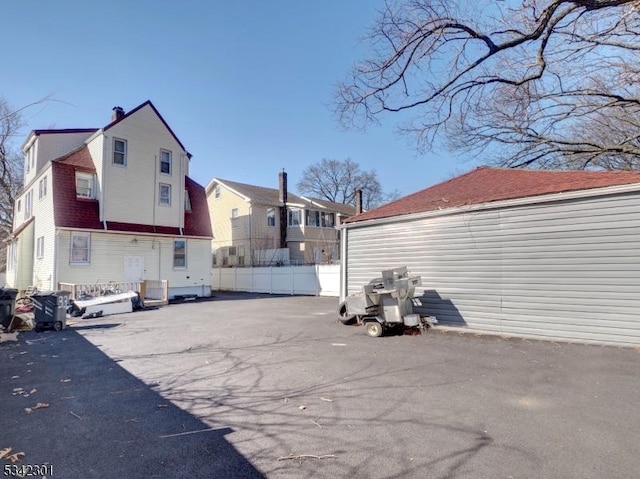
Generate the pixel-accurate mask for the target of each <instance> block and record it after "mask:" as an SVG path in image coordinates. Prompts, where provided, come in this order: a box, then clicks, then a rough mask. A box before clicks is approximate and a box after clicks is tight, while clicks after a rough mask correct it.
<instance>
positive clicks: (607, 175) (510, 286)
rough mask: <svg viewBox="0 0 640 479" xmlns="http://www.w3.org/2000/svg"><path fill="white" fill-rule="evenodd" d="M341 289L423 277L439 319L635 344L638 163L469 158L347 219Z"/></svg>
mask: <svg viewBox="0 0 640 479" xmlns="http://www.w3.org/2000/svg"><path fill="white" fill-rule="evenodd" d="M341 248H342V255H341V261H342V267H341V274H342V278H341V299H344V297H345V296H346V295H347V294H353V293H357V292H358V291H359V290H360V288H361V286H362V285H363V284H366V283H367V282H368V281H369V280H371V279H372V278H376V277H379V276H380V272H381V270H384V269H388V268H394V267H399V266H407V267H408V269H409V271H410V272H411V273H412V274H415V275H421V276H422V286H421V287H420V288H418V291H417V294H418V295H421V299H422V303H423V308H424V310H423V312H425V313H428V314H433V315H435V316H436V317H437V318H438V320H439V321H440V324H442V325H446V326H454V327H462V328H466V329H471V330H479V331H484V332H492V333H498V334H507V335H511V336H526V337H537V338H547V339H562V340H579V341H586V342H595V343H606V344H617V345H627V346H630V345H633V346H637V345H640V314H638V312H639V311H640V172H587V171H532V170H512V169H494V168H478V169H476V170H473V171H471V172H469V173H467V174H465V175H462V176H459V177H456V178H453V179H451V180H449V181H446V182H444V183H440V184H438V185H435V186H432V187H430V188H427V189H425V190H422V191H419V192H417V193H414V194H412V195H409V196H406V197H404V198H401V199H399V200H397V201H394V202H391V203H388V204H387V205H384V206H382V207H380V208H377V209H374V210H370V211H368V212H365V213H363V214H360V215H357V216H354V217H352V218H349V219H347V220H346V222H345V224H344V225H343V234H342V243H341Z"/></svg>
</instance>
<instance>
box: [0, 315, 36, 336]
mask: <svg viewBox="0 0 640 479" xmlns="http://www.w3.org/2000/svg"><path fill="white" fill-rule="evenodd" d="M35 324H36V323H35V320H34V315H33V313H23V314H16V315H15V316H14V317H13V318H12V319H11V322H10V323H9V327H7V331H8V332H10V333H12V332H14V331H31V330H32V329H33V328H34V327H35Z"/></svg>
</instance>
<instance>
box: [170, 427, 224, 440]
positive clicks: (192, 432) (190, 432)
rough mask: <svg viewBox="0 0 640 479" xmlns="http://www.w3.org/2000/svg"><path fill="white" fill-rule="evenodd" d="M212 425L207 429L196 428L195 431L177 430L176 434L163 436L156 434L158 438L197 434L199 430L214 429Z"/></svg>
mask: <svg viewBox="0 0 640 479" xmlns="http://www.w3.org/2000/svg"><path fill="white" fill-rule="evenodd" d="M215 430H216V429H215V428H214V427H210V428H209V429H198V430H196V431H187V432H178V433H176V434H166V435H164V436H158V438H159V439H166V438H168V437H177V436H187V435H189V434H199V433H201V432H208V431H215Z"/></svg>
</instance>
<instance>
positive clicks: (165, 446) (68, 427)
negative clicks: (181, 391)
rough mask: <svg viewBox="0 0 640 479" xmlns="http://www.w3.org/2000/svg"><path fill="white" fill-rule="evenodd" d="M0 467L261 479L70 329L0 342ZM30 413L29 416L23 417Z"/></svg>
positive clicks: (223, 431)
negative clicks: (11, 465) (42, 467)
mask: <svg viewBox="0 0 640 479" xmlns="http://www.w3.org/2000/svg"><path fill="white" fill-rule="evenodd" d="M0 378H1V379H0V398H1V399H0V401H1V404H2V413H1V414H0V431H1V432H0V457H1V459H0V466H1V467H3V468H4V466H5V465H9V464H12V460H16V459H18V460H19V461H18V462H16V463H15V464H17V465H20V464H31V465H36V464H37V465H42V464H48V465H50V466H51V467H52V469H53V474H50V475H51V476H52V477H82V478H94V477H95V478H105V477H121V478H137V477H146V478H151V477H162V478H165V477H172V478H182V477H185V478H198V477H202V478H205V477H206V478H210V477H234V478H254V477H256V478H257V477H264V476H263V474H262V473H261V472H260V471H258V470H257V469H256V468H255V467H254V466H253V465H252V464H251V463H250V462H249V461H248V460H247V459H245V458H244V457H243V456H242V455H241V454H240V453H239V452H238V451H237V450H236V449H235V448H234V447H233V446H232V445H231V444H230V443H229V442H228V441H227V440H226V438H225V435H227V434H230V433H232V432H234V431H233V429H231V428H228V427H218V428H210V427H209V426H208V425H206V424H204V423H203V422H201V421H200V420H198V419H196V418H195V417H194V416H192V415H191V414H189V413H187V412H185V411H183V410H182V409H179V408H178V407H176V406H175V405H173V404H172V403H171V402H170V401H168V400H167V399H165V398H163V397H162V396H160V395H159V394H158V393H156V392H154V391H153V390H152V389H151V388H150V387H149V386H148V385H146V384H145V383H143V382H142V381H140V380H138V379H137V378H136V377H134V376H133V375H131V374H130V373H129V372H127V371H126V370H125V369H124V368H122V367H121V366H119V365H118V364H116V363H115V362H114V361H113V360H112V359H110V358H109V357H108V356H107V355H105V354H104V353H102V352H101V351H100V350H99V349H98V348H97V347H96V346H94V345H93V344H91V343H90V342H89V341H88V340H86V339H85V338H84V337H83V336H81V335H80V334H79V333H77V332H75V331H74V330H73V329H66V330H63V331H60V332H53V331H51V332H44V333H40V334H37V333H33V332H27V333H21V334H20V335H19V336H18V341H16V342H5V343H2V344H0ZM26 408H31V411H30V412H29V410H28V409H26Z"/></svg>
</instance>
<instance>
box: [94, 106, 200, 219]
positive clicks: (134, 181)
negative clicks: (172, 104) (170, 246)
mask: <svg viewBox="0 0 640 479" xmlns="http://www.w3.org/2000/svg"><path fill="white" fill-rule="evenodd" d="M114 138H118V139H122V140H126V142H127V155H126V163H127V164H126V166H124V167H122V166H118V165H114V164H113V161H112V157H113V139H114ZM104 141H105V145H104V146H105V147H104V176H103V177H101V178H100V179H99V180H100V183H101V187H102V189H103V191H105V192H106V194H105V198H104V200H103V201H104V204H103V205H102V208H103V211H104V215H105V218H104V219H106V220H107V221H116V222H123V223H136V224H154V225H161V226H173V227H182V226H184V225H183V221H184V220H183V218H184V176H185V174H186V171H187V162H188V159H187V157H186V152H185V151H184V150H183V149H182V148H181V147H180V145H179V143H178V142H177V141H176V139H175V138H174V137H173V135H171V133H170V132H169V131H168V130H167V128H166V127H165V126H164V124H163V123H162V121H160V119H159V118H158V116H157V115H156V114H155V112H154V111H153V109H152V108H151V107H150V106H148V105H147V106H145V107H143V108H141V109H140V110H138V111H137V112H135V113H133V114H132V115H131V116H128V117H127V118H125V119H124V120H122V121H121V122H120V123H118V124H116V125H115V126H113V127H111V128H110V129H108V130H107V131H106V132H105V139H104ZM160 149H164V150H169V151H171V153H172V172H171V175H166V174H163V173H160V172H159V168H160V166H159V161H160V159H159V156H160ZM92 154H93V151H92ZM94 159H95V158H94ZM96 168H97V169H99V165H98V162H96ZM159 183H166V184H170V185H171V206H170V207H168V206H161V205H159V204H158V195H159V191H158V184H159Z"/></svg>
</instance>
